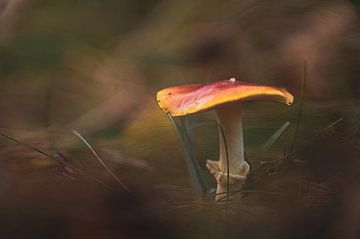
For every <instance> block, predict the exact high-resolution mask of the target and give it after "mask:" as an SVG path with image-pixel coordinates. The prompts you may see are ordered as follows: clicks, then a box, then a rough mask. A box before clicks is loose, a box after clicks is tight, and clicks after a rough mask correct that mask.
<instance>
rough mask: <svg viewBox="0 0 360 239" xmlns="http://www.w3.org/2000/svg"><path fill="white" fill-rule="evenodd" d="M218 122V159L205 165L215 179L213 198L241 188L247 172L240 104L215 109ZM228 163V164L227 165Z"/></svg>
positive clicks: (222, 196)
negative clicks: (215, 187)
mask: <svg viewBox="0 0 360 239" xmlns="http://www.w3.org/2000/svg"><path fill="white" fill-rule="evenodd" d="M216 114H217V121H218V124H219V127H220V128H221V129H219V141H220V159H219V161H210V160H208V161H207V167H208V168H209V170H210V171H211V173H213V174H214V176H215V178H216V181H217V190H216V194H217V195H216V197H215V200H216V201H218V200H220V199H222V198H226V196H227V190H228V189H229V193H230V192H233V191H238V190H240V189H241V188H242V186H243V183H244V181H245V180H246V177H247V175H248V173H249V164H248V163H247V162H246V161H245V152H244V137H243V126H242V118H241V105H240V104H239V103H236V104H228V105H225V106H221V107H218V108H217V109H216ZM228 164H229V165H228Z"/></svg>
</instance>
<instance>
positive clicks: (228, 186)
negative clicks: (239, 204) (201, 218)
mask: <svg viewBox="0 0 360 239" xmlns="http://www.w3.org/2000/svg"><path fill="white" fill-rule="evenodd" d="M219 130H220V133H221V136H222V139H223V141H224V147H225V153H226V173H227V177H226V181H227V184H226V200H227V201H228V200H229V192H230V167H229V164H230V162H229V151H228V147H227V142H226V138H225V134H224V130H223V129H222V127H221V126H220V125H219Z"/></svg>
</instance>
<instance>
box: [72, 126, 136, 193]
mask: <svg viewBox="0 0 360 239" xmlns="http://www.w3.org/2000/svg"><path fill="white" fill-rule="evenodd" d="M72 132H73V133H74V134H75V135H76V136H77V137H78V138H79V139H80V140H81V141H82V142H83V143H84V144H85V145H86V147H88V148H89V149H90V151H91V153H92V154H93V155H94V156H95V158H96V159H97V160H98V161H99V162H100V164H101V165H102V166H103V167H104V168H105V170H106V171H107V172H108V173H109V174H110V175H111V176H112V177H113V178H114V179H115V181H116V182H117V183H118V184H120V185H121V186H122V187H123V188H124V189H125V190H126V191H128V192H130V193H131V191H130V189H129V188H128V187H127V186H126V185H125V184H124V183H123V182H121V180H120V179H119V177H118V176H116V175H115V173H114V172H113V171H112V170H111V169H110V168H109V167H108V166H107V165H106V164H105V162H104V161H103V160H102V159H101V158H100V156H99V155H98V154H97V153H96V151H95V150H94V149H93V147H91V145H90V144H89V143H88V142H87V141H86V139H85V138H84V137H83V136H82V135H81V134H80V133H79V132H77V131H76V130H73V131H72Z"/></svg>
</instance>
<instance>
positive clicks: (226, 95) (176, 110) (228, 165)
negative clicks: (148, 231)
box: [156, 78, 294, 201]
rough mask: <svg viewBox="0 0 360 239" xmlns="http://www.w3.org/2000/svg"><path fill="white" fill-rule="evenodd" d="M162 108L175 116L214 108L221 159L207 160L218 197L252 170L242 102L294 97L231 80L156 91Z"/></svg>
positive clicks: (284, 100) (236, 187)
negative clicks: (246, 147) (247, 154)
mask: <svg viewBox="0 0 360 239" xmlns="http://www.w3.org/2000/svg"><path fill="white" fill-rule="evenodd" d="M156 97H157V102H158V104H159V106H160V108H161V109H163V110H164V111H165V112H166V113H169V114H171V115H172V116H186V115H189V114H196V113H199V112H203V111H207V110H211V109H214V110H215V112H216V116H217V122H218V125H219V133H220V139H219V141H220V151H219V153H220V158H219V161H212V160H207V163H206V166H207V168H208V169H209V170H210V172H211V173H212V174H213V175H214V176H215V179H216V181H217V190H216V197H215V200H216V201H218V200H220V199H221V198H223V197H224V195H223V194H226V195H227V196H228V195H229V193H230V192H231V191H237V190H240V189H241V188H242V187H243V184H244V182H245V180H246V178H247V175H248V173H249V170H250V166H249V164H248V163H247V162H246V161H245V152H244V136H243V126H242V115H241V102H243V101H253V100H265V101H277V102H281V103H285V104H287V105H291V104H292V102H293V99H294V97H293V96H292V95H291V94H290V93H289V92H288V91H286V90H285V89H283V88H277V87H271V86H264V85H257V84H253V83H248V82H243V81H237V80H236V79H235V78H231V79H230V80H225V81H219V82H213V83H207V84H191V85H183V86H176V87H170V88H166V89H163V90H160V91H158V92H157V96H156Z"/></svg>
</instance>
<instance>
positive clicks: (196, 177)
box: [167, 114, 208, 194]
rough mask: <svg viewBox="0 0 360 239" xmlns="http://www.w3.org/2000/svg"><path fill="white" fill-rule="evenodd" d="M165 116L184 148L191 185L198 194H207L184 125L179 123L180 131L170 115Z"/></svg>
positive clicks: (206, 188) (205, 185)
mask: <svg viewBox="0 0 360 239" xmlns="http://www.w3.org/2000/svg"><path fill="white" fill-rule="evenodd" d="M167 115H168V117H169V119H170V121H171V123H172V125H173V126H174V128H175V130H176V133H177V135H178V137H179V138H180V140H181V143H182V145H183V147H184V151H185V160H186V164H187V166H188V169H189V172H190V176H191V179H192V181H193V184H194V186H195V188H196V190H197V191H198V192H200V193H201V194H205V193H206V192H208V187H207V184H206V183H205V180H204V178H203V176H202V172H201V168H200V165H199V163H198V161H197V159H196V155H195V152H194V150H193V149H192V147H191V142H190V136H189V134H188V132H187V129H186V126H185V125H184V123H183V122H182V121H180V122H181V126H182V130H181V129H180V128H179V126H178V124H177V123H176V121H175V119H174V118H173V117H172V116H171V115H170V114H167Z"/></svg>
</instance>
